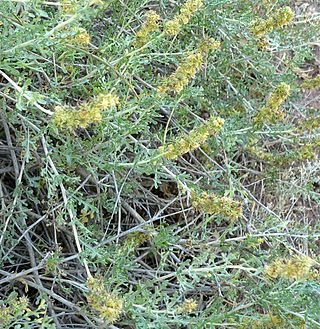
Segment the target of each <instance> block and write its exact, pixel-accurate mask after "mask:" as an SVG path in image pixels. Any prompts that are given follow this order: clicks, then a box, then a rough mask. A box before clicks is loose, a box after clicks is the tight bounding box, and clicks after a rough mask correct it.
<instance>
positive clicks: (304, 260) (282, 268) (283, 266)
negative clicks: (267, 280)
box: [265, 256, 315, 280]
mask: <svg viewBox="0 0 320 329" xmlns="http://www.w3.org/2000/svg"><path fill="white" fill-rule="evenodd" d="M314 264H315V262H314V261H313V260H312V259H311V258H310V257H308V256H294V257H293V258H291V259H285V258H279V259H276V260H275V261H273V262H272V263H271V264H270V265H267V266H266V268H265V274H266V275H267V276H269V277H271V278H272V279H277V278H283V279H290V280H302V279H304V280H308V279H311V278H312V277H313V274H314V273H312V270H311V269H312V266H313V265H314Z"/></svg>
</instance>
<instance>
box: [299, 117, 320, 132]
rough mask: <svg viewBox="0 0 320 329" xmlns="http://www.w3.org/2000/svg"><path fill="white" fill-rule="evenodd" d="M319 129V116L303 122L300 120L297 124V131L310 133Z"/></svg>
mask: <svg viewBox="0 0 320 329" xmlns="http://www.w3.org/2000/svg"><path fill="white" fill-rule="evenodd" d="M319 128H320V116H314V117H311V118H308V119H305V120H302V121H301V122H300V123H299V126H298V131H300V132H303V131H305V130H306V131H309V132H310V131H312V130H315V129H319Z"/></svg>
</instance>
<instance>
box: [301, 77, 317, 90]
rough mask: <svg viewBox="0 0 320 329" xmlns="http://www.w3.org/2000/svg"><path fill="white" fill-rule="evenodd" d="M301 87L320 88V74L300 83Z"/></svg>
mask: <svg viewBox="0 0 320 329" xmlns="http://www.w3.org/2000/svg"><path fill="white" fill-rule="evenodd" d="M300 88H301V89H315V88H320V75H318V76H317V77H316V78H314V79H310V80H307V81H305V82H303V83H302V84H301V85H300Z"/></svg>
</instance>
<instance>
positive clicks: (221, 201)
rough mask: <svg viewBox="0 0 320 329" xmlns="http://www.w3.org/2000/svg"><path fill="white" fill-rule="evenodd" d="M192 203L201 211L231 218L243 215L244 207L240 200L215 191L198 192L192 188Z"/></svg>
mask: <svg viewBox="0 0 320 329" xmlns="http://www.w3.org/2000/svg"><path fill="white" fill-rule="evenodd" d="M190 196H191V204H192V206H193V207H194V208H195V209H196V210H198V211H201V212H204V213H206V214H209V215H218V216H222V217H227V218H230V219H237V218H239V217H240V216H241V215H242V207H241V204H240V203H239V202H238V201H235V200H233V199H231V198H228V197H222V196H219V195H216V194H214V193H210V194H209V193H207V192H200V193H199V192H197V191H195V190H191V195H190Z"/></svg>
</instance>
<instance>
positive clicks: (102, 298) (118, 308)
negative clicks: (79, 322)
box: [87, 277, 123, 323]
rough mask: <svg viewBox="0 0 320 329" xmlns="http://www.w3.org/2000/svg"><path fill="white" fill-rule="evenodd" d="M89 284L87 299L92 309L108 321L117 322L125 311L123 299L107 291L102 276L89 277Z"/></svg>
mask: <svg viewBox="0 0 320 329" xmlns="http://www.w3.org/2000/svg"><path fill="white" fill-rule="evenodd" d="M87 286H88V288H89V293H88V294H87V301H88V303H89V305H90V306H91V307H92V309H94V310H95V311H96V312H98V313H99V316H100V318H101V319H103V320H105V321H107V322H108V323H113V322H115V321H116V320H117V319H118V318H119V317H120V315H121V313H122V312H123V300H122V299H121V298H120V297H118V296H116V295H115V294H114V293H112V292H109V291H107V289H106V288H105V286H104V283H103V280H102V279H101V278H93V277H91V278H89V279H88V280H87Z"/></svg>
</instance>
